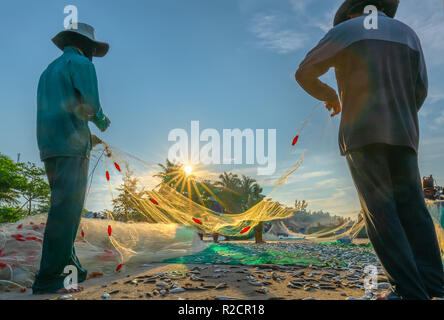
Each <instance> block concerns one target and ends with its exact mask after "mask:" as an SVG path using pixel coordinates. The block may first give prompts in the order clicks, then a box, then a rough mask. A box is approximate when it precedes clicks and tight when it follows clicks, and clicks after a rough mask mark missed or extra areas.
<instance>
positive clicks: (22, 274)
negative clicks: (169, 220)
mask: <svg viewBox="0 0 444 320" xmlns="http://www.w3.org/2000/svg"><path fill="white" fill-rule="evenodd" d="M45 221H46V216H45V215H38V216H33V217H27V218H25V219H22V220H21V221H19V222H18V223H10V224H3V225H2V226H1V229H0V285H2V284H3V285H17V286H19V287H22V288H24V287H30V286H31V285H32V281H33V279H34V275H35V273H36V272H37V271H38V268H39V265H40V255H41V249H42V240H43V233H44V230H45ZM108 230H110V231H111V232H110V233H111V236H110V234H109V233H108ZM103 231H105V232H103ZM75 247H76V253H77V256H78V257H79V259H80V261H81V263H82V265H83V266H84V267H85V268H86V269H87V270H88V271H89V272H99V273H103V274H112V273H115V272H119V271H121V270H122V271H123V270H125V268H127V267H136V266H141V265H143V264H148V263H152V262H160V261H163V260H165V259H168V258H174V257H180V256H183V255H189V254H193V253H196V252H199V251H201V250H203V249H205V248H206V247H207V246H206V244H205V243H204V242H202V241H201V240H200V238H199V237H198V235H197V234H196V232H195V230H194V228H191V227H186V226H183V225H179V224H153V223H146V222H139V223H125V222H119V221H110V220H105V219H86V218H83V219H82V220H81V222H80V227H79V231H78V235H77V238H76V240H75Z"/></svg>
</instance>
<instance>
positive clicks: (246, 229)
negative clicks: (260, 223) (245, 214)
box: [240, 226, 251, 233]
mask: <svg viewBox="0 0 444 320" xmlns="http://www.w3.org/2000/svg"><path fill="white" fill-rule="evenodd" d="M250 229H251V227H250V226H248V227H245V228H243V229H242V230H241V232H240V233H246V232H248V230H250Z"/></svg>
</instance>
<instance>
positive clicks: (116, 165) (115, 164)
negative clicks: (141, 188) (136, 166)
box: [114, 162, 121, 172]
mask: <svg viewBox="0 0 444 320" xmlns="http://www.w3.org/2000/svg"><path fill="white" fill-rule="evenodd" d="M114 166H115V167H116V169H117V171H119V172H120V171H121V170H120V166H119V165H118V164H117V162H114Z"/></svg>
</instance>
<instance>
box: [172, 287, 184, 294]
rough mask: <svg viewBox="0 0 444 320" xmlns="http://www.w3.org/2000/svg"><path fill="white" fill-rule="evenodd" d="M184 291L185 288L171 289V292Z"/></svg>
mask: <svg viewBox="0 0 444 320" xmlns="http://www.w3.org/2000/svg"><path fill="white" fill-rule="evenodd" d="M182 292H185V289H184V288H180V287H179V288H174V289H171V290H170V291H169V293H182Z"/></svg>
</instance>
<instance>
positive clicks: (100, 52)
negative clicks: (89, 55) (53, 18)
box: [52, 22, 109, 57]
mask: <svg viewBox="0 0 444 320" xmlns="http://www.w3.org/2000/svg"><path fill="white" fill-rule="evenodd" d="M76 41H78V42H86V43H88V44H89V45H90V46H92V47H94V48H95V49H96V50H95V51H94V54H93V55H94V56H95V57H103V56H105V55H106V53H107V52H108V50H109V44H108V43H106V42H100V41H97V40H96V38H95V35H94V28H93V27H92V26H90V25H89V24H86V23H81V22H78V23H76V24H71V25H69V26H68V27H67V28H66V29H65V30H63V31H60V32H59V33H58V34H57V35H56V36H55V37H54V38H52V42H54V44H55V45H56V46H57V47H58V48H59V49H60V50H63V48H65V46H67V45H70V44H72V43H73V42H74V43H75V42H76Z"/></svg>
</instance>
